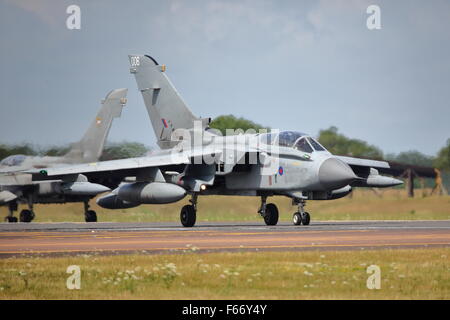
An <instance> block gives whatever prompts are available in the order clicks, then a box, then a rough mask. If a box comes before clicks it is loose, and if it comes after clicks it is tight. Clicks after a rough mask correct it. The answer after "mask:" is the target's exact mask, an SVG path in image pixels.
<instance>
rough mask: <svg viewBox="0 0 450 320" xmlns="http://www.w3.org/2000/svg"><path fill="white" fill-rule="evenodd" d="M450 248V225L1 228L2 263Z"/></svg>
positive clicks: (19, 225) (34, 225) (72, 225)
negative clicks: (86, 256)
mask: <svg viewBox="0 0 450 320" xmlns="http://www.w3.org/2000/svg"><path fill="white" fill-rule="evenodd" d="M417 247H422V248H427V247H450V220H445V221H339V222H336V221H326V222H311V225H310V226H293V225H292V224H290V223H280V224H279V225H277V226H270V227H269V226H265V225H262V224H261V223H257V222H254V223H231V222H228V223H199V224H198V225H197V226H196V227H194V228H182V227H180V226H178V225H177V224H171V223H29V224H26V223H17V224H7V223H1V224H0V257H3V258H5V257H10V256H21V255H30V254H34V255H35V254H44V255H47V254H50V255H66V254H69V255H74V254H82V253H99V254H124V253H145V254H154V253H189V252H216V251H259V250H364V249H383V248H417Z"/></svg>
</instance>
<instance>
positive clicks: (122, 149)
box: [100, 141, 150, 161]
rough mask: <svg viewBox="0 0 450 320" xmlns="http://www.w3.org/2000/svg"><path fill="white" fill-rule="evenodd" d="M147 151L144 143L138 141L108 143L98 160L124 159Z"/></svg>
mask: <svg viewBox="0 0 450 320" xmlns="http://www.w3.org/2000/svg"><path fill="white" fill-rule="evenodd" d="M148 151H150V149H149V148H147V147H146V146H145V145H144V144H142V143H139V142H126V141H125V142H120V143H117V142H116V143H108V144H107V145H106V146H105V148H104V150H103V154H102V156H101V158H100V160H102V161H105V160H116V159H126V158H134V157H141V156H144V155H145V154H146V153H147V152H148Z"/></svg>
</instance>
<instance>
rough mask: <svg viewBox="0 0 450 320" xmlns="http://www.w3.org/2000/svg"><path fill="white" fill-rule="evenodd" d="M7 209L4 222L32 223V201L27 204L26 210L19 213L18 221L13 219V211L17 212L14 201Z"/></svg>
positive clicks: (15, 218) (33, 215)
mask: <svg viewBox="0 0 450 320" xmlns="http://www.w3.org/2000/svg"><path fill="white" fill-rule="evenodd" d="M8 208H9V214H8V216H7V217H6V218H5V221H6V222H10V223H16V222H17V221H20V222H31V221H33V219H34V217H35V214H34V211H33V202H32V201H29V202H28V209H24V210H22V211H20V214H19V219H17V217H14V211H17V208H18V205H17V202H15V201H13V202H10V203H9V206H8Z"/></svg>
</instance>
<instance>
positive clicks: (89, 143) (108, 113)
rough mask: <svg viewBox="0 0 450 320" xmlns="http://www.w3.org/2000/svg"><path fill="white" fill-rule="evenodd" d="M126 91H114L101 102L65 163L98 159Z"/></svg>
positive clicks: (120, 108)
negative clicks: (93, 117)
mask: <svg viewBox="0 0 450 320" xmlns="http://www.w3.org/2000/svg"><path fill="white" fill-rule="evenodd" d="M127 92H128V89H115V90H112V91H111V92H109V93H108V95H107V96H106V98H105V99H104V100H102V106H101V107H100V110H99V111H98V113H97V115H96V117H95V119H94V120H93V121H92V122H91V125H90V126H89V128H88V129H87V131H86V132H85V134H84V136H83V138H82V139H81V140H80V141H78V142H76V143H74V144H73V145H72V147H71V149H70V150H69V152H68V153H67V154H66V155H65V156H64V158H66V161H67V162H79V163H82V162H92V161H98V159H99V158H100V156H101V154H102V151H103V147H104V145H105V141H106V138H107V136H108V133H109V130H110V128H111V125H112V122H113V120H114V118H118V117H120V115H121V114H122V108H123V107H124V106H125V104H126V102H127V99H126V96H127Z"/></svg>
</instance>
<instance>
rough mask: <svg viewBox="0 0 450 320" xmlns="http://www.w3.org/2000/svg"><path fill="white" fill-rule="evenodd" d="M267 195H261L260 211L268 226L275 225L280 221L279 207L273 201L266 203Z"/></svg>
mask: <svg viewBox="0 0 450 320" xmlns="http://www.w3.org/2000/svg"><path fill="white" fill-rule="evenodd" d="M266 201H267V196H262V197H261V207H260V208H259V210H258V213H259V214H260V215H261V217H263V218H264V222H265V223H266V225H268V226H274V225H276V224H277V223H278V216H279V215H278V208H277V206H276V205H275V204H273V203H266Z"/></svg>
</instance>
